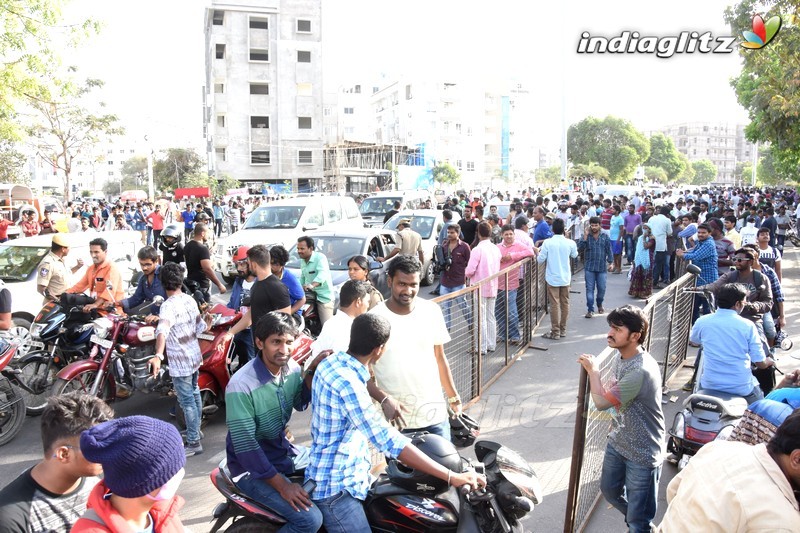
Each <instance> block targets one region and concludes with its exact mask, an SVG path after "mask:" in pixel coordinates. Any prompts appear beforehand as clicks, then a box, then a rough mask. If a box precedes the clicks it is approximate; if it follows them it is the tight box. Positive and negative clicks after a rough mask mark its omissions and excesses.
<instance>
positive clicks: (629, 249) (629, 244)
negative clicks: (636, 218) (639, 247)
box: [625, 233, 636, 263]
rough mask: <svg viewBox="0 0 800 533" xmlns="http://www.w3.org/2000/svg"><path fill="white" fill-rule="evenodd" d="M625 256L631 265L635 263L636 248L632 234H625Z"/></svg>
mask: <svg viewBox="0 0 800 533" xmlns="http://www.w3.org/2000/svg"><path fill="white" fill-rule="evenodd" d="M625 256H626V257H627V258H628V262H629V263H633V258H634V257H635V256H636V246H635V245H634V243H633V235H631V234H630V233H626V234H625Z"/></svg>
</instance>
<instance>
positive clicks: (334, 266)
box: [286, 235, 364, 270]
mask: <svg viewBox="0 0 800 533" xmlns="http://www.w3.org/2000/svg"><path fill="white" fill-rule="evenodd" d="M314 250H315V251H317V252H322V253H323V254H324V255H325V257H327V258H328V264H329V265H330V269H331V270H347V261H349V260H350V258H351V257H353V256H354V255H362V254H363V253H364V239H363V238H361V237H344V236H338V235H335V236H334V235H330V236H325V237H314ZM286 268H297V269H299V268H300V257H299V256H298V255H297V246H296V245H295V246H293V247H292V249H291V250H289V262H288V263H286Z"/></svg>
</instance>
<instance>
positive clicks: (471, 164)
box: [467, 161, 475, 172]
mask: <svg viewBox="0 0 800 533" xmlns="http://www.w3.org/2000/svg"><path fill="white" fill-rule="evenodd" d="M467 172H475V161H467Z"/></svg>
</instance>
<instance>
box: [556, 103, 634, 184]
mask: <svg viewBox="0 0 800 533" xmlns="http://www.w3.org/2000/svg"><path fill="white" fill-rule="evenodd" d="M567 154H568V155H569V160H570V161H571V162H572V163H575V164H578V163H583V164H586V165H588V164H590V163H597V164H599V165H600V166H602V167H605V168H607V169H608V172H609V174H610V176H609V177H610V179H611V180H614V181H617V182H623V181H627V180H628V179H630V177H631V175H633V173H634V171H635V170H636V167H637V166H639V165H640V164H641V163H642V162H644V161H645V160H646V159H647V158H648V157H649V156H650V143H649V142H648V141H647V138H646V137H645V136H644V135H643V134H642V133H641V132H640V131H638V130H637V129H636V128H634V127H633V125H632V124H631V123H630V122H628V121H627V120H624V119H621V118H616V117H612V116H608V117H606V118H604V119H602V120H601V119H598V118H594V117H587V118H585V119H583V120H582V121H580V122H578V123H577V124H573V125H572V126H570V127H569V130H567Z"/></svg>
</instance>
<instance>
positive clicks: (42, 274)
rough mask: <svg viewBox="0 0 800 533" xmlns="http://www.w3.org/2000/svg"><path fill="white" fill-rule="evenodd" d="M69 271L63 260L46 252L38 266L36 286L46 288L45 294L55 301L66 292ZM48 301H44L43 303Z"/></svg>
mask: <svg viewBox="0 0 800 533" xmlns="http://www.w3.org/2000/svg"><path fill="white" fill-rule="evenodd" d="M69 272H70V271H69V269H68V268H67V265H66V263H64V259H63V258H61V257H59V256H57V255H56V254H54V253H53V252H47V255H46V256H44V259H42V262H41V263H40V264H39V273H38V276H37V279H36V285H37V286H45V287H47V292H48V293H49V294H50V296H52V297H53V298H55V299H58V297H59V296H61V294H63V293H64V292H66V290H67V287H69V285H68V281H69ZM48 301H49V300H48V299H47V298H45V299H44V303H47V302H48Z"/></svg>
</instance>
